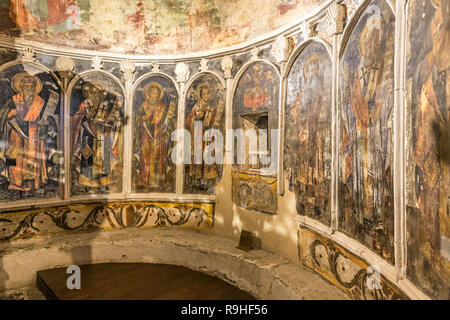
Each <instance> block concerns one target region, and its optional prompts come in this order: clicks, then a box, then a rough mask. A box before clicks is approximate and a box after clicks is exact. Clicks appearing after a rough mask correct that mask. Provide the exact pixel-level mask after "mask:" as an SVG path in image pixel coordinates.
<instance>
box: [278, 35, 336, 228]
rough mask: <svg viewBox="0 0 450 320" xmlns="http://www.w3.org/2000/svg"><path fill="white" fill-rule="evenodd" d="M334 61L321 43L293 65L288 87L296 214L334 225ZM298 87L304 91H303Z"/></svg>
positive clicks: (289, 163)
mask: <svg viewBox="0 0 450 320" xmlns="http://www.w3.org/2000/svg"><path fill="white" fill-rule="evenodd" d="M330 74H331V60H330V59H329V56H328V53H327V51H326V49H325V47H324V46H323V45H321V44H319V43H312V44H310V45H308V46H307V47H306V48H305V49H304V50H303V51H302V52H301V54H300V55H299V56H298V57H297V59H296V61H295V62H294V64H293V65H292V68H291V70H290V73H289V77H288V83H287V92H288V94H287V105H286V107H287V108H286V134H285V168H286V170H287V172H288V174H289V188H290V190H292V191H294V192H295V195H296V203H297V205H296V207H297V212H298V213H299V214H301V215H308V216H309V217H312V218H314V219H317V220H320V221H321V222H323V223H325V224H330V220H331V219H330V183H331V76H330ZM299 88H300V89H299Z"/></svg>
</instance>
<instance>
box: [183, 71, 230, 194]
mask: <svg viewBox="0 0 450 320" xmlns="http://www.w3.org/2000/svg"><path fill="white" fill-rule="evenodd" d="M185 113H186V114H185V129H186V130H187V131H188V132H189V133H190V137H191V141H190V143H191V146H190V150H191V161H190V164H185V176H184V193H199V194H210V195H214V194H215V186H216V184H217V182H218V181H219V180H220V178H221V177H222V164H221V163H212V164H208V163H206V162H205V159H204V157H201V158H202V159H197V157H196V156H195V155H196V150H198V149H197V148H196V147H195V145H196V142H197V141H202V142H201V155H203V154H204V151H205V149H206V148H208V146H210V147H211V148H212V147H213V143H214V144H215V143H217V142H218V141H215V137H211V139H210V141H206V139H202V138H204V137H205V132H206V131H207V130H209V129H217V130H220V132H222V134H223V133H224V132H225V89H224V87H223V86H222V84H221V83H220V81H219V80H218V78H217V77H216V76H213V75H212V74H205V75H202V76H200V77H199V78H197V79H196V80H195V81H194V82H193V83H192V84H191V86H190V87H189V89H188V91H187V93H186V112H185ZM196 123H199V124H200V125H199V126H198V129H197V130H195V129H196V128H197V127H196ZM200 129H201V130H200ZM186 143H189V142H186ZM224 147H225V141H223V145H222V148H224ZM188 148H189V147H188ZM212 153H215V151H212ZM199 154H200V153H199ZM212 156H215V154H212Z"/></svg>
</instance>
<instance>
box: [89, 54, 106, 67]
mask: <svg viewBox="0 0 450 320" xmlns="http://www.w3.org/2000/svg"><path fill="white" fill-rule="evenodd" d="M91 67H92V69H94V70H102V69H103V61H102V58H100V57H99V56H95V57H92V62H91Z"/></svg>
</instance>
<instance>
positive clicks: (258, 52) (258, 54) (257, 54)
mask: <svg viewBox="0 0 450 320" xmlns="http://www.w3.org/2000/svg"><path fill="white" fill-rule="evenodd" d="M251 54H252V61H256V60H258V59H260V58H261V49H260V48H258V47H253V49H252V51H251Z"/></svg>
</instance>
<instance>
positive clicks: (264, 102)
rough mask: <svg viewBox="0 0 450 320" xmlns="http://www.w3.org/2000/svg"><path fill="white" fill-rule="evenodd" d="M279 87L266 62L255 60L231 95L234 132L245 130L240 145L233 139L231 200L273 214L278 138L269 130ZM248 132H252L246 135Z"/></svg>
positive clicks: (275, 118) (275, 124)
mask: <svg viewBox="0 0 450 320" xmlns="http://www.w3.org/2000/svg"><path fill="white" fill-rule="evenodd" d="M279 87H280V79H279V76H278V74H277V71H276V70H275V68H274V67H273V66H272V65H270V64H268V63H256V64H253V65H251V66H250V67H249V68H248V69H247V70H245V72H244V73H243V74H242V76H241V78H240V79H239V82H238V85H237V87H236V91H235V94H234V97H233V129H234V130H235V131H234V132H235V133H236V134H237V133H238V130H240V129H242V130H243V131H244V132H245V133H246V134H247V136H246V137H245V138H244V141H243V144H242V145H241V146H242V148H241V147H240V144H239V142H238V140H237V138H236V137H235V138H234V139H233V140H234V143H235V148H234V160H233V161H234V163H235V165H234V166H233V178H232V179H233V184H232V185H233V187H232V190H233V202H234V203H235V204H237V205H239V206H240V207H243V208H246V209H252V210H256V211H260V212H265V213H270V214H275V213H276V212H277V208H278V205H277V167H278V166H277V161H278V160H277V156H276V154H277V144H278V139H277V136H275V135H273V134H274V132H273V131H272V130H273V129H278V107H279ZM249 132H253V133H252V134H250V135H248V133H249ZM251 137H253V138H254V139H252V138H251ZM241 138H242V137H241ZM251 141H253V145H254V147H252V146H251V145H252V143H251ZM266 152H267V153H266ZM265 153H266V154H265ZM242 156H243V159H242V160H239V158H240V157H242ZM265 158H266V160H264V159H265ZM267 160H268V161H267ZM267 162H268V163H267Z"/></svg>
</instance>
